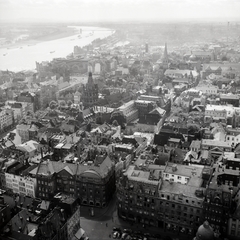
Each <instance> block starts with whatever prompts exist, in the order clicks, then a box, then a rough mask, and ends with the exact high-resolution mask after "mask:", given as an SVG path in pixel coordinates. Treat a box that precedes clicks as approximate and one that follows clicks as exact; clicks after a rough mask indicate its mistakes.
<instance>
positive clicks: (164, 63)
mask: <svg viewBox="0 0 240 240" xmlns="http://www.w3.org/2000/svg"><path fill="white" fill-rule="evenodd" d="M162 65H163V69H165V70H166V69H168V53H167V43H165V48H164V53H163V58H162Z"/></svg>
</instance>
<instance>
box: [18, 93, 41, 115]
mask: <svg viewBox="0 0 240 240" xmlns="http://www.w3.org/2000/svg"><path fill="white" fill-rule="evenodd" d="M16 100H17V101H18V102H26V103H30V104H31V106H32V110H33V112H35V111H36V110H37V109H38V107H39V106H38V105H39V104H38V95H37V94H35V93H30V92H21V93H20V94H19V96H18V97H17V98H16Z"/></svg>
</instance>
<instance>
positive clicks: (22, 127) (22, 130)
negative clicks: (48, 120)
mask: <svg viewBox="0 0 240 240" xmlns="http://www.w3.org/2000/svg"><path fill="white" fill-rule="evenodd" d="M30 128H31V125H28V124H18V125H17V127H16V129H17V132H18V134H19V136H20V137H21V141H22V143H24V142H27V141H29V140H30V137H29V129H30Z"/></svg>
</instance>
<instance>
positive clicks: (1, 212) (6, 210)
mask: <svg viewBox="0 0 240 240" xmlns="http://www.w3.org/2000/svg"><path fill="white" fill-rule="evenodd" d="M0 216H1V217H0V229H2V228H3V226H4V225H5V224H6V223H8V221H9V220H10V219H11V210H10V207H9V205H7V204H6V203H5V201H4V198H3V197H2V196H0Z"/></svg>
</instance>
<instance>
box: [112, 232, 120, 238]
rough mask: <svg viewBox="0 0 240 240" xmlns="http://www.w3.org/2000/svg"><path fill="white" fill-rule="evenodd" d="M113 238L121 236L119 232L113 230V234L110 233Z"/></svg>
mask: <svg viewBox="0 0 240 240" xmlns="http://www.w3.org/2000/svg"><path fill="white" fill-rule="evenodd" d="M112 237H113V238H115V239H116V238H120V237H121V234H120V233H119V232H114V233H113V235H112Z"/></svg>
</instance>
